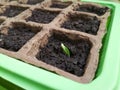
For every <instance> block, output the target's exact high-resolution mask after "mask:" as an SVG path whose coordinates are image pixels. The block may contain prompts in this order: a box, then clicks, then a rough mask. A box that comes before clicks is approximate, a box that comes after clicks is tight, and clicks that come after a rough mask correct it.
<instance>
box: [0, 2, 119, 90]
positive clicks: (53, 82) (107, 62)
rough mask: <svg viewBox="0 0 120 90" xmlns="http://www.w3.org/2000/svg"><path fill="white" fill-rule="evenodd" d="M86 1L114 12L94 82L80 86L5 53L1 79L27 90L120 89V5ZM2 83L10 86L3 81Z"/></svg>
mask: <svg viewBox="0 0 120 90" xmlns="http://www.w3.org/2000/svg"><path fill="white" fill-rule="evenodd" d="M84 1H85V0H84ZM86 1H88V2H96V3H101V4H103V5H105V6H109V7H110V8H111V9H112V13H111V17H110V21H109V24H108V26H107V34H106V36H105V38H104V39H103V48H102V49H101V52H100V63H99V67H98V70H97V72H96V77H95V79H94V80H93V81H92V82H91V83H88V84H81V83H77V82H74V81H72V80H70V79H67V78H65V77H63V76H60V75H57V74H54V73H51V72H49V71H46V70H44V69H41V68H37V67H35V66H32V65H30V64H27V63H24V62H22V61H19V60H16V59H13V58H10V57H8V56H6V55H3V54H0V78H3V79H5V80H7V81H9V82H11V83H13V84H14V85H16V86H19V87H21V88H24V89H26V90H101V89H102V90H120V78H119V77H120V55H119V54H120V40H119V39H120V11H119V10H120V4H117V3H113V2H106V1H93V0H92V1H91V0H86ZM0 83H1V84H2V85H3V84H4V85H5V84H6V83H5V82H3V81H0ZM0 88H1V87H0ZM6 88H7V87H6ZM13 88H14V87H13ZM21 88H20V89H21ZM12 90H13V89H12ZM17 90H18V89H17Z"/></svg>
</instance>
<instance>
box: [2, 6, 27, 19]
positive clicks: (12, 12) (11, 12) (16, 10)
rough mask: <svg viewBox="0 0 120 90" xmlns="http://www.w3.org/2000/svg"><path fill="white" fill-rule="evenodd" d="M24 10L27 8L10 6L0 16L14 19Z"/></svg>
mask: <svg viewBox="0 0 120 90" xmlns="http://www.w3.org/2000/svg"><path fill="white" fill-rule="evenodd" d="M26 9H27V8H25V7H18V6H10V7H7V8H6V10H5V12H4V13H1V14H0V16H7V17H14V16H16V15H18V14H20V13H21V12H23V11H24V10H26Z"/></svg>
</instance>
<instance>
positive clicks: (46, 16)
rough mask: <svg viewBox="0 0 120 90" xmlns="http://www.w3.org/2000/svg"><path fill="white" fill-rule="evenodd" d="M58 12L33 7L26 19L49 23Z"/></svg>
mask: <svg viewBox="0 0 120 90" xmlns="http://www.w3.org/2000/svg"><path fill="white" fill-rule="evenodd" d="M58 14H59V12H53V11H46V10H40V9H35V10H34V11H33V12H32V16H31V17H29V18H27V19H26V20H27V21H33V22H37V23H45V24H47V23H50V22H51V21H52V20H53V19H54V18H55V17H56V16H57V15H58Z"/></svg>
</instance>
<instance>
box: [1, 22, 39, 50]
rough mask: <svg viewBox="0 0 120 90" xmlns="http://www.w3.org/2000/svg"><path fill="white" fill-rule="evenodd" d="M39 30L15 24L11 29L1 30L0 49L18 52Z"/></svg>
mask: <svg viewBox="0 0 120 90" xmlns="http://www.w3.org/2000/svg"><path fill="white" fill-rule="evenodd" d="M38 31H39V29H37V28H36V27H31V26H29V25H26V24H23V23H13V26H12V27H11V28H6V29H4V28H3V29H1V30H0V48H4V49H6V50H9V51H18V50H19V49H20V48H21V47H22V46H23V45H24V44H25V43H26V42H27V41H28V40H30V39H31V38H32V37H33V36H34V35H35V34H36V33H37V32H38Z"/></svg>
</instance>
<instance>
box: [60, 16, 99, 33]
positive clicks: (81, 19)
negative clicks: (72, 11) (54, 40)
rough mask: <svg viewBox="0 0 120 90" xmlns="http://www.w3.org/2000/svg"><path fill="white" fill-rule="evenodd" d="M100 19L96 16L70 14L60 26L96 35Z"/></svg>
mask: <svg viewBox="0 0 120 90" xmlns="http://www.w3.org/2000/svg"><path fill="white" fill-rule="evenodd" d="M99 25H100V21H99V20H98V19H97V17H90V18H89V17H87V16H84V15H83V16H82V15H80V16H74V15H70V16H69V19H68V20H67V21H65V22H64V23H63V24H62V26H61V27H62V28H66V29H69V30H77V31H81V32H86V33H89V34H93V35H96V34H97V31H98V29H99Z"/></svg>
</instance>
